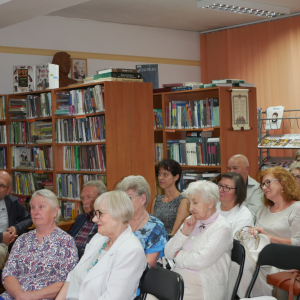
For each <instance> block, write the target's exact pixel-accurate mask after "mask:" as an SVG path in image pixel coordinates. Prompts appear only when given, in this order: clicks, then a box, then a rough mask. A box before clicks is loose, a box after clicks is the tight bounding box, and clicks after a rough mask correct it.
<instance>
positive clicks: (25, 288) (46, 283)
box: [0, 189, 78, 300]
mask: <svg viewBox="0 0 300 300" xmlns="http://www.w3.org/2000/svg"><path fill="white" fill-rule="evenodd" d="M30 208H31V217H32V220H33V223H34V225H35V227H36V229H35V230H32V231H29V232H28V233H24V234H23V235H21V236H20V237H19V238H18V239H17V240H16V242H15V244H14V246H13V248H12V251H11V253H10V255H9V258H8V261H7V263H6V265H5V267H4V269H3V274H2V278H3V282H4V287H5V289H6V292H4V293H3V294H1V297H2V298H3V299H5V300H13V299H24V300H25V299H53V298H55V296H56V295H57V293H58V292H59V290H60V289H61V287H62V285H63V283H64V281H65V280H66V278H67V275H68V273H69V272H70V271H71V270H72V269H73V268H74V267H75V265H76V263H77V261H78V256H77V249H76V247H75V243H74V240H73V238H72V237H71V236H69V235H68V234H67V233H66V232H64V231H62V230H61V229H60V228H58V227H56V224H55V222H58V220H59V216H60V212H59V206H58V200H57V198H56V196H55V195H54V194H53V192H51V191H49V190H45V189H44V190H39V191H36V192H35V193H34V194H33V195H32V198H31V200H30ZM1 297H0V299H1Z"/></svg>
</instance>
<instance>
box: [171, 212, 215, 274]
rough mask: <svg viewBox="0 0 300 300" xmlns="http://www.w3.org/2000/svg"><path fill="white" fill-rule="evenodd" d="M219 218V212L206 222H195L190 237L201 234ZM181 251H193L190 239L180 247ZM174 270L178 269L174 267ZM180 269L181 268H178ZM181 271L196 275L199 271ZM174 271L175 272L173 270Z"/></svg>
mask: <svg viewBox="0 0 300 300" xmlns="http://www.w3.org/2000/svg"><path fill="white" fill-rule="evenodd" d="M218 216H219V212H218V211H216V212H215V213H214V214H213V215H211V216H210V217H209V218H208V219H207V220H197V223H196V225H195V228H194V230H193V231H192V232H191V234H190V237H192V236H197V235H199V234H201V233H202V232H203V231H204V230H206V229H207V228H209V227H210V226H211V225H212V224H213V223H214V222H215V221H216V220H217V218H218ZM182 250H187V251H193V250H194V247H193V242H192V239H191V238H189V239H188V240H187V241H186V242H185V243H184V244H183V246H182ZM174 269H179V268H178V267H177V266H176V265H175V268H174ZM180 269H182V268H180ZM182 270H186V271H189V272H192V273H196V274H198V273H199V271H198V270H193V269H182ZM175 271H176V270H175Z"/></svg>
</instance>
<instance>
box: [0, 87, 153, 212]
mask: <svg viewBox="0 0 300 300" xmlns="http://www.w3.org/2000/svg"><path fill="white" fill-rule="evenodd" d="M96 85H98V86H101V87H103V89H104V106H105V111H101V112H96V113H95V112H93V113H90V114H89V113H87V114H83V115H72V116H70V115H55V114H54V112H55V111H56V110H57V109H58V106H59V105H60V104H61V103H58V102H57V101H56V100H57V99H58V98H59V97H60V93H68V92H70V91H74V90H79V89H80V90H85V89H87V88H93V87H94V86H96ZM41 93H50V94H49V95H51V103H52V115H51V116H47V117H40V118H31V119H11V117H13V116H14V115H12V114H8V117H7V118H6V120H5V121H3V123H4V124H6V125H7V127H8V128H9V126H10V125H11V123H12V122H24V123H26V124H27V123H35V122H37V121H40V122H50V123H51V126H52V142H51V143H46V144H15V143H10V141H9V138H8V143H7V146H6V147H7V154H8V155H7V171H8V172H9V173H10V174H12V173H13V172H15V171H18V172H26V173H31V174H44V175H45V174H46V175H45V176H47V174H50V177H52V178H53V192H54V193H55V194H56V195H58V192H59V187H58V184H57V180H56V178H57V175H60V174H69V175H70V176H72V175H74V176H77V177H78V176H79V175H94V176H101V175H102V176H106V185H107V189H108V190H112V189H114V187H115V185H116V184H117V183H118V182H119V181H120V180H121V179H122V178H123V177H125V176H128V175H142V176H144V177H145V178H146V180H147V181H148V182H149V184H150V187H151V192H152V197H153V198H154V197H155V173H154V170H153V161H154V153H153V148H154V138H153V134H152V130H153V129H152V128H153V126H152V122H153V120H152V111H153V102H152V95H153V94H152V85H151V83H137V82H101V83H92V84H79V85H72V86H69V87H64V88H59V89H51V90H46V91H38V92H30V93H23V94H11V95H7V96H5V97H6V109H8V103H9V101H10V99H26V97H27V96H28V95H30V96H39V95H41ZM98 116H101V117H103V116H104V118H105V140H101V141H92V142H76V143H74V142H58V141H57V140H56V133H55V128H56V126H57V125H56V124H57V122H58V121H59V120H61V119H63V120H72V121H73V120H76V119H83V118H85V119H88V118H92V117H98ZM0 125H1V120H0ZM7 137H9V133H8V132H7ZM0 146H1V145H0ZM14 146H26V147H28V148H29V149H32V148H33V147H41V146H49V147H52V161H53V168H52V169H47V170H32V169H26V168H24V169H22V168H18V169H14V168H12V164H11V149H12V147H14ZM70 146H73V147H74V146H78V147H82V148H83V147H88V148H89V149H92V148H93V149H95V147H99V149H100V148H101V147H102V148H104V147H105V166H106V168H105V170H99V169H97V168H96V169H89V170H87V169H84V170H83V169H76V170H74V169H72V170H66V169H65V168H64V155H65V151H66V149H67V148H66V147H70ZM78 147H77V148H78ZM90 151H91V150H90ZM89 153H90V158H91V159H94V162H97V159H98V156H96V155H93V153H95V152H89ZM70 178H71V177H70ZM73 178H74V177H73ZM78 182H80V181H78ZM75 188H78V186H76V187H75ZM78 190H80V189H78ZM14 195H16V196H20V197H28V198H29V197H30V195H19V194H18V193H14ZM59 200H63V201H67V202H69V203H75V211H78V207H79V203H80V202H79V199H73V198H69V197H67V198H59ZM73 206H74V205H73ZM150 207H151V206H150V205H149V208H150Z"/></svg>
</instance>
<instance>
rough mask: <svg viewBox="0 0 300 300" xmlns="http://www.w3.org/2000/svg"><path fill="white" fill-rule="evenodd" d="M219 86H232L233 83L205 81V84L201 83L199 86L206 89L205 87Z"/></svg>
mask: <svg viewBox="0 0 300 300" xmlns="http://www.w3.org/2000/svg"><path fill="white" fill-rule="evenodd" d="M218 86H228V87H230V86H232V83H223V82H222V83H221V82H220V83H205V84H201V85H200V86H199V88H200V89H203V88H204V89H205V88H211V87H218Z"/></svg>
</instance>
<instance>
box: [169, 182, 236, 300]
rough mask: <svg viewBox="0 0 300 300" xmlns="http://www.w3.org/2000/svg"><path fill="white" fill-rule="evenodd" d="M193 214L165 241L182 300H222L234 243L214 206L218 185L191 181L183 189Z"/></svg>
mask: <svg viewBox="0 0 300 300" xmlns="http://www.w3.org/2000/svg"><path fill="white" fill-rule="evenodd" d="M185 194H186V196H187V198H188V200H189V202H190V211H191V214H192V216H191V217H189V218H187V219H186V220H185V221H184V224H183V225H182V227H181V229H180V230H178V231H177V233H176V234H175V236H174V237H173V238H172V239H171V240H170V241H169V242H168V243H167V244H166V247H165V256H166V258H167V259H174V260H175V267H174V269H173V271H174V272H177V273H179V274H180V275H181V276H182V277H183V280H184V286H185V289H184V300H191V299H197V300H211V299H213V300H224V299H225V298H226V291H227V281H228V273H229V268H230V265H231V258H230V255H231V249H232V245H233V239H232V229H231V226H230V224H229V223H228V222H227V221H226V220H225V218H224V217H222V216H221V215H220V214H219V212H217V210H216V202H217V201H218V200H219V188H218V186H217V185H216V184H214V183H212V182H209V181H196V182H193V183H191V184H190V185H189V186H188V188H187V190H186V192H185Z"/></svg>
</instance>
